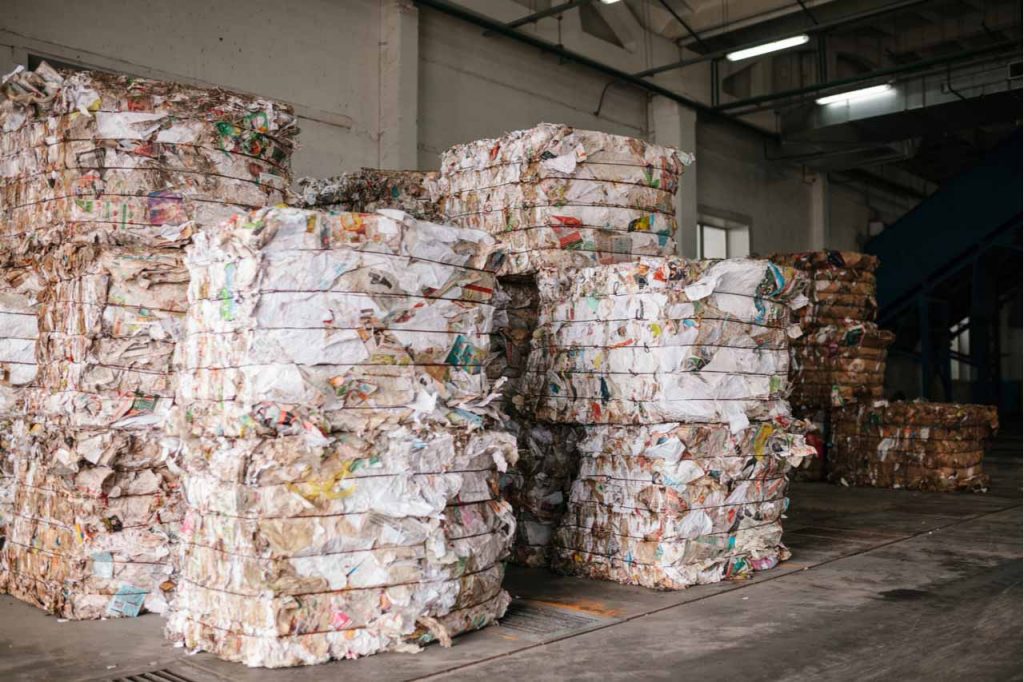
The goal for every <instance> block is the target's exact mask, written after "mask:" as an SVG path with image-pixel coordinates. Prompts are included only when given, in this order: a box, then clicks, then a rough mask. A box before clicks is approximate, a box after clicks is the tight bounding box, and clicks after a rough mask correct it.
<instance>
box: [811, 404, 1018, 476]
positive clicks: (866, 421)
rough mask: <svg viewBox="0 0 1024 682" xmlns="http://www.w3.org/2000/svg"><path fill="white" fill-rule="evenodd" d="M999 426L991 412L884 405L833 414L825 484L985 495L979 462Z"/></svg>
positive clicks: (981, 408)
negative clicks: (982, 492)
mask: <svg viewBox="0 0 1024 682" xmlns="http://www.w3.org/2000/svg"><path fill="white" fill-rule="evenodd" d="M998 426H999V417H998V413H997V412H996V408H994V407H990V406H988V405H959V404H955V403H929V402H893V403H890V402H886V401H878V402H874V403H863V404H858V405H848V406H846V407H843V408H841V409H838V410H836V411H834V412H833V415H832V452H831V456H830V461H829V465H830V469H829V480H831V481H833V482H835V483H841V484H844V485H854V486H874V487H879V488H908V489H911V490H933V491H953V490H984V488H985V486H986V485H987V484H988V476H987V475H986V474H985V473H984V471H983V470H982V460H983V458H984V456H985V448H986V446H987V444H988V441H989V439H991V438H992V436H993V435H994V434H995V432H996V429H997V428H998Z"/></svg>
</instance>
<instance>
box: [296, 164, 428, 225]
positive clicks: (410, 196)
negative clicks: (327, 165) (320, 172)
mask: <svg viewBox="0 0 1024 682" xmlns="http://www.w3.org/2000/svg"><path fill="white" fill-rule="evenodd" d="M438 178H439V174H438V173H437V172H432V171H393V170H379V169H376V168H362V169H360V170H358V171H355V172H352V173H342V174H341V175H338V176H335V177H330V178H299V179H298V181H297V183H296V184H298V187H299V191H298V195H299V197H298V202H297V205H299V206H301V207H302V208H322V209H326V210H330V211H338V212H352V213H373V212H375V211H378V210H380V209H386V208H390V209H397V210H400V211H404V212H406V213H408V214H409V215H411V216H412V217H413V218H416V219H418V220H426V221H429V222H434V223H440V222H443V220H444V209H443V206H442V204H443V199H442V197H441V196H440V192H439V191H438V187H437V183H438Z"/></svg>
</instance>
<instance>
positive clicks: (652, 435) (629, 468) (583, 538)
mask: <svg viewBox="0 0 1024 682" xmlns="http://www.w3.org/2000/svg"><path fill="white" fill-rule="evenodd" d="M804 428H805V426H804V425H803V424H801V423H800V422H794V421H790V420H787V419H780V420H777V421H774V422H762V423H754V424H751V425H750V426H749V427H747V428H745V429H742V430H740V431H733V430H732V429H730V428H729V426H728V425H727V424H713V423H705V424H682V423H666V424H654V425H649V426H587V427H583V429H582V431H583V433H584V434H585V435H584V437H583V438H582V440H581V441H580V442H579V446H578V449H579V451H580V456H581V460H580V469H579V475H578V477H577V479H576V481H575V482H574V483H573V487H572V494H571V497H570V500H569V509H568V511H567V512H566V514H565V516H564V517H563V520H562V523H561V525H560V527H559V529H558V531H557V533H556V534H555V537H554V540H553V546H554V559H553V564H552V565H553V567H554V568H556V569H557V570H559V571H562V572H566V573H569V574H572V575H580V576H585V577H591V578H600V579H606V580H614V581H617V582H624V583H628V584H635V585H642V586H645V587H650V588H655V589H682V588H684V587H687V586H689V585H694V584H698V583H706V582H717V581H718V580H722V579H725V578H729V577H737V576H739V575H743V574H745V573H748V572H749V571H751V570H761V569H764V568H771V567H773V566H774V565H775V564H776V563H777V562H778V561H780V560H782V559H784V558H786V557H787V556H788V551H787V550H786V548H785V547H784V546H783V545H782V544H781V536H782V526H781V518H782V514H783V513H784V512H785V510H786V508H787V506H788V500H787V498H786V487H787V473H788V471H789V470H790V468H791V467H793V466H798V465H799V464H800V463H801V461H802V460H803V459H804V458H806V457H808V456H810V455H811V454H812V453H813V448H811V447H809V446H808V445H807V444H806V443H805V442H804V439H803V436H802V435H801V434H802V432H803V430H804Z"/></svg>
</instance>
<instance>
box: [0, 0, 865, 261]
mask: <svg viewBox="0 0 1024 682" xmlns="http://www.w3.org/2000/svg"><path fill="white" fill-rule="evenodd" d="M474 1H475V2H484V0H474ZM503 1H504V0H487V2H490V3H492V4H494V5H495V6H496V7H499V8H500V7H505V5H509V3H507V2H505V3H504V5H502V4H501V3H502V2H503ZM395 7H403V6H402V5H400V4H398V3H396V2H395V0H295V1H293V2H281V1H280V0H246V2H235V1H230V0H220V1H217V2H209V0H176V1H175V2H173V3H166V2H156V0H134V2H123V1H117V0H89V1H88V2H66V1H61V0H3V10H2V11H0V68H2V69H3V70H4V72H6V71H9V70H10V69H11V68H13V66H14V64H17V63H24V62H25V60H26V58H27V55H29V54H36V55H40V56H43V57H49V58H54V59H59V60H63V61H69V62H74V63H81V64H85V65H89V66H94V67H98V68H104V69H109V70H115V71H121V72H125V73H131V74H134V75H138V76H144V77H154V78H168V79H175V80H181V81H185V82H191V83H197V84H208V85H220V86H223V87H227V88H231V89H235V90H240V91H244V92H250V93H257V94H260V95H265V96H268V97H273V98H277V99H281V100H284V101H287V102H289V103H291V104H293V105H294V106H295V107H296V111H297V113H298V114H299V117H300V120H299V124H300V127H301V130H302V132H301V135H300V137H299V143H300V144H299V148H298V150H297V152H296V154H295V157H294V160H293V168H294V172H295V175H296V176H297V177H298V176H302V175H331V174H336V173H338V172H341V171H345V170H352V169H356V168H359V167H361V166H382V167H394V166H395V165H406V166H408V165H418V166H419V167H420V168H424V169H428V168H436V167H437V165H438V156H439V155H440V153H441V152H442V151H444V150H445V149H446V148H448V147H449V146H451V145H453V144H456V143H459V142H466V141H470V140H474V139H478V138H482V137H492V136H496V135H499V134H501V133H502V132H504V131H507V130H513V129H517V128H523V127H528V126H531V125H534V124H536V123H538V122H541V121H551V122H564V123H568V124H570V125H575V126H580V127H586V128H594V129H599V130H605V131H608V132H614V133H620V134H625V135H633V136H638V137H649V134H650V133H651V132H652V131H651V130H650V129H649V124H648V120H649V116H648V113H649V108H648V107H649V97H648V96H647V95H646V94H645V93H642V92H640V91H638V90H636V89H634V88H628V87H624V86H622V85H615V86H612V87H611V88H610V89H609V90H608V93H607V95H606V97H605V101H604V104H603V106H602V110H601V115H600V116H595V115H594V111H595V109H596V108H597V106H598V102H599V100H600V97H601V92H602V90H603V89H604V87H605V86H606V85H607V83H608V82H609V79H608V78H607V77H605V76H602V75H600V74H597V73H595V72H593V71H591V70H589V69H586V68H583V67H580V66H577V65H574V64H563V63H560V62H559V60H558V59H557V58H555V57H551V56H548V55H544V54H542V53H541V52H540V51H539V50H537V49H535V48H531V47H527V46H525V45H521V44H518V43H515V42H513V41H511V40H508V39H505V38H501V37H497V36H485V35H483V31H482V30H481V29H479V28H477V27H474V26H470V25H467V24H465V23H463V22H460V21H458V20H456V19H453V18H451V17H448V16H445V15H442V14H439V13H437V12H434V11H431V10H422V11H419V12H418V13H417V12H416V10H414V9H411V7H410V6H409V5H407V4H406V5H405V6H404V7H405V9H403V10H402V12H403V15H402V16H403V19H402V20H401V21H397V20H396V19H395V15H394V14H393V13H392V14H390V15H389V14H388V12H394V8H395ZM517 7H518V8H519V9H517V10H516V9H514V8H513V9H511V10H510V9H509V8H508V7H505V10H508V11H515V12H518V13H521V12H522V6H517ZM609 7H613V8H614V7H615V6H609ZM129 9H130V10H131V11H129ZM618 9H619V10H621V9H622V8H621V7H620V8H618ZM505 10H503V11H505ZM417 14H418V20H417V16H416V15H417ZM417 22H418V24H417ZM552 22H553V20H548V21H546V23H545V22H541V25H539V26H538V27H537V29H536V30H537V31H538V32H539V34H542V35H545V34H544V32H545V31H548V32H550V29H551V27H552V26H553V25H554V24H553V23H552ZM396 25H400V26H403V27H404V28H402V29H400V30H396V29H395V26H396ZM410 27H411V28H410ZM566 28H571V27H570V26H567V27H566ZM573 30H574V31H575V32H574V33H573V35H574V36H575V38H574V39H578V40H583V39H586V40H587V41H589V42H587V43H586V44H584V45H583V47H585V48H586V49H588V50H591V51H593V50H596V49H598V48H599V47H600V45H597V44H595V43H594V41H595V40H596V39H593V38H592V37H590V38H587V37H586V36H583V37H582V38H581V37H580V35H579V30H578V29H573ZM410 32H411V33H412V35H411V36H410V35H409V33H410ZM546 37H549V36H546ZM606 45H607V44H606ZM654 48H657V50H664V49H665V46H664V45H661V44H658V45H654V46H653V47H652V48H651V49H652V50H654ZM610 49H611V48H610ZM410 53H411V55H413V58H414V59H415V57H414V56H415V55H416V54H418V55H419V56H418V59H415V62H414V67H415V68H414V69H413V70H412V71H410V68H409V66H408V64H405V65H404V67H398V66H396V65H395V63H394V62H395V60H397V59H405V60H408V58H409V55H410ZM641 53H642V50H641V51H639V52H634V53H629V52H627V51H624V50H621V49H619V48H613V49H611V51H610V52H608V54H607V55H605V56H606V57H607V59H608V60H609V61H611V62H613V63H616V64H617V65H618V66H619V67H620V68H623V69H626V70H629V69H634V68H641V67H642V66H643V65H644V64H647V63H648V62H650V61H651V60H654V61H656V62H659V63H660V61H666V60H667V59H668V58H669V55H665V54H653V53H652V54H650V55H643V54H641ZM630 59H632V60H633V61H634V62H635V63H630V61H629V60H630ZM638 60H639V61H638ZM705 71H706V70H704V69H696V70H690V69H688V70H685V73H683V72H672V73H671V74H668V75H667V76H666V77H659V80H665V82H666V83H670V82H671V83H672V86H673V87H678V88H680V89H681V90H683V91H686V92H689V93H690V94H691V95H693V94H694V93H696V92H700V91H702V90H701V89H702V88H706V74H705ZM410 73H412V76H409V75H408V74H410ZM410 79H411V82H410ZM396 125H398V126H404V127H405V128H404V129H403V131H402V134H396V132H395V126H396ZM696 126H697V127H696V135H695V136H696V140H697V144H696V146H697V149H696V150H692V149H688V150H686V151H695V152H696V155H697V161H696V165H695V167H694V168H693V169H691V172H694V173H696V175H697V193H698V196H697V197H696V202H695V203H696V204H697V205H698V207H699V208H700V209H701V210H706V211H710V212H713V213H715V214H719V215H724V217H727V218H739V219H746V220H747V221H748V222H749V223H750V225H751V248H752V250H753V251H755V252H759V253H767V252H770V251H789V250H800V249H806V248H809V246H810V232H811V228H810V220H811V203H812V202H811V193H812V191H813V190H812V187H813V186H812V184H810V183H808V182H807V181H806V177H805V174H804V173H803V172H802V169H800V168H799V167H794V166H785V165H780V164H773V163H770V162H768V161H766V160H765V159H764V152H763V146H762V142H761V139H760V137H759V136H758V135H756V134H754V133H751V132H748V131H745V130H743V129H740V128H738V127H736V126H732V125H729V124H727V123H722V122H712V121H707V120H703V119H701V120H699V121H698V122H697V124H696ZM395 145H397V146H399V147H402V149H399V152H398V153H396V152H395V149H394V147H395ZM829 200H830V211H829V217H830V227H829V229H828V231H827V234H828V235H829V238H828V239H827V241H826V244H827V245H828V246H832V247H838V248H855V247H856V246H857V243H858V242H857V235H858V234H860V233H861V232H863V231H864V230H865V229H866V224H867V220H868V219H869V217H870V216H871V215H872V211H871V210H870V209H869V208H868V204H869V203H870V200H869V199H868V198H866V197H865V196H864V195H863V194H862V193H861V194H858V193H857V192H853V191H848V190H844V189H842V188H836V186H834V185H833V187H832V188H831V189H830V193H829ZM682 201H683V202H687V201H690V202H693V201H694V200H693V198H689V197H683V198H682ZM691 234H692V233H691Z"/></svg>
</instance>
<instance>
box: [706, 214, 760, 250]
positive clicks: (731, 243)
mask: <svg viewBox="0 0 1024 682" xmlns="http://www.w3.org/2000/svg"><path fill="white" fill-rule="evenodd" d="M697 238H698V239H699V243H698V250H699V252H700V257H701V258H743V257H745V256H748V255H750V227H749V226H747V225H745V224H743V223H739V222H735V221H732V220H725V219H723V218H713V217H705V218H702V219H701V221H700V224H699V225H698V230H697Z"/></svg>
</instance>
